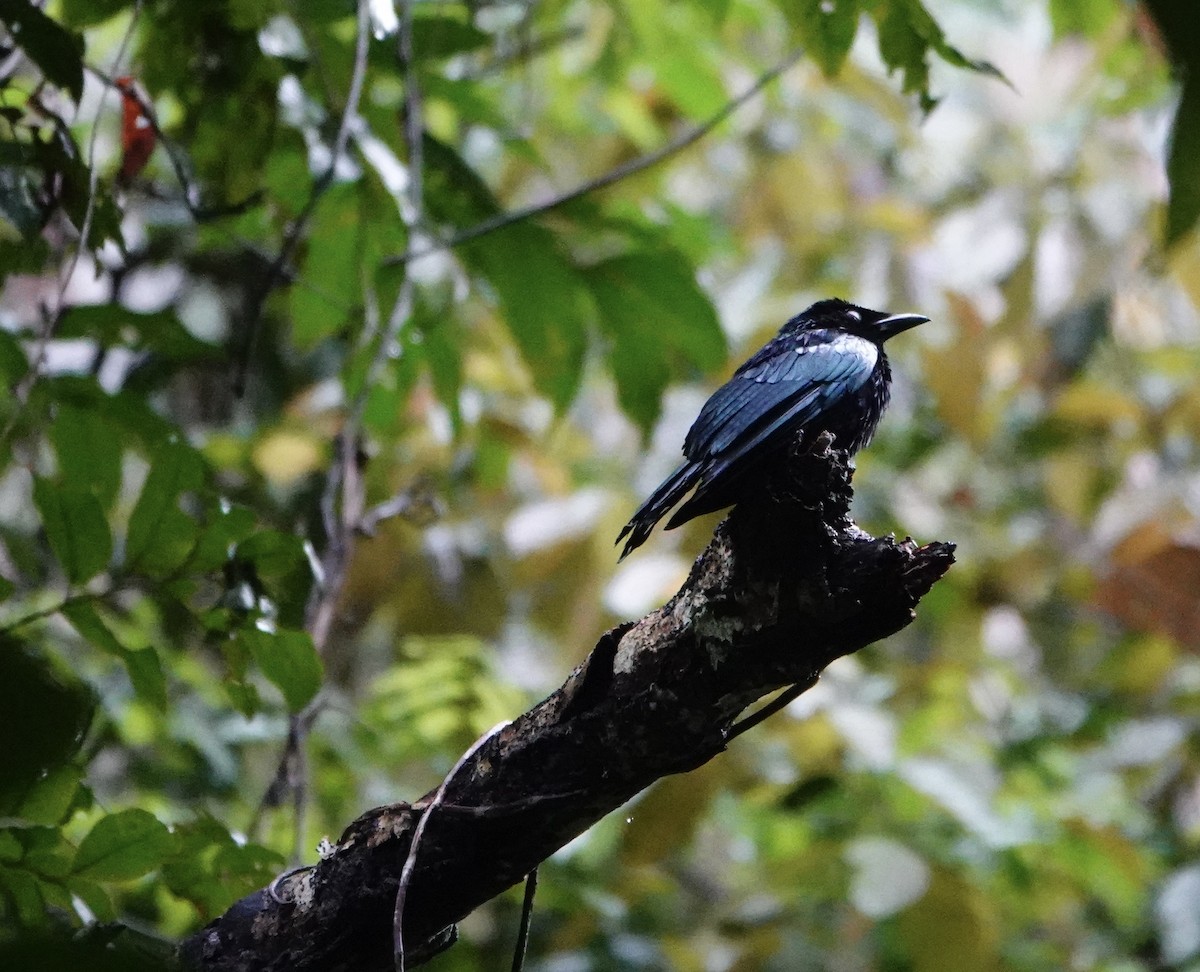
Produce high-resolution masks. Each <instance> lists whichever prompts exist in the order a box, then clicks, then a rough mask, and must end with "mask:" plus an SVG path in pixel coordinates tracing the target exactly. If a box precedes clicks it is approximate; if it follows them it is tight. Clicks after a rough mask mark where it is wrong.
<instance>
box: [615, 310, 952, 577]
mask: <svg viewBox="0 0 1200 972" xmlns="http://www.w3.org/2000/svg"><path fill="white" fill-rule="evenodd" d="M928 320H929V318H928V317H922V316H921V315H920V314H887V313H885V312H883V311H874V310H868V309H867V308H865V307H858V306H856V305H855V304H849V303H847V302H846V301H844V300H822V301H818V302H817V303H815V304H813V305H812V306H811V307H810V308H808V310H806V311H804V312H803V313H801V314H797V315H796V316H795V317H793V318H792V319H791V320H790V321H788V322H787V323H786V324H784V325H783V327H782V328H781V329H780V331H779V333H778V334H777V335H776V336H775V337H773V338H771V340H770V341H768V342H767V343H766V344H764V345H763V346H762V347H761V348H760V349H759V350H758V352H757V353H756V354H755V355H754V356H753V357H752V358H751V359H750V360H749V361H747V362H746V363H745V364H744V365H742V366H741V367H740V368H738V370H737V371H736V372H735V373H734V375H733V377H732V378H730V379H729V381H727V382H726V383H725V384H724V385H722V386H721V387H720V388H718V389H717V390H716V391H715V392H713V395H712V397H711V398H709V400H708V401H707V402H705V403H704V408H703V409H701V411H700V417H699V418H697V419H696V421H695V422H694V423H692V427H691V429H689V430H688V434H687V438H686V439H684V442H683V455H684V457H685V459H686V460H687V461H686V462H684V464H683V465H682V466H680V467H679V468H678V469H676V470H675V472H673V473H672V474H671V475H670V476H668V477H667V478H666V480H665V481H664V482H663V484H662V485H661V486H659V487H658V489H656V490H655V491H654V493H653V495H652V496H651V497H650V498H649V499H648V500H646V502H645V503H643V504H642V505H641V507H640V508H639V509H638V511H637V512H636V513H634V514H633V516H632V518H631V519H630V520H629V522H628V523H626V524H625V528H624V529H623V530H622V531H621V535H620V536H618V537H617V543H620V542H621V540H622V539H624V537H625V536H626V535H628V536H629V539H628V541H626V543H625V549H624V550H623V551H622V552H621V559H622V560H623V559H624V558H625V557H627V556H628V555H629V552H630V551H631V550H633V549H635V548H636V547H639V546H641V544H642V542H643V541H644V540H645V539H646V537H648V536H649V535H650V531H651V530H652V529H653V528H654V524H656V523H657V522H658V521H659V520H661V519H662V518H663V517H664V516H665V515H666V513H667V511H668V510H670V509H671V507H673V506H674V505H675V504H676V503H678V502H679V501H680V500H681V499H683V497H684V496H685V495H686V494H687V492H688V491H689V490H691V489H692V488H693V487H695V492H694V493H692V496H691V498H690V499H689V500H688V501H687V502H686V503H684V504H683V505H682V506H681V507H679V509H678V510H676V511H675V515H674V516H672V517H671V519H670V520H668V521H667V527H666V528H667V529H668V530H671V529H673V528H675V527H677V526H679V525H680V524H681V523H686V522H687V521H688V520H690V519H692V518H693V517H696V516H701V515H702V514H704V513H712V512H713V511H714V510H719V509H723V508H724V507H726V506H732V505H733V504H734V503H736V502H738V500H740V499H741V498H742V496H743V494H745V493H747V492H749V491H751V490H753V489H754V487H755V483H756V482H758V481H761V478H762V476H763V474H764V473H765V472H766V471H767V470H769V468H770V466H771V464H772V463H777V462H782V461H783V457H784V456H785V455H786V452H787V450H788V448H789V447H790V446H791V445H792V444H793V443H794V442H795V441H796V440H797V437H803V438H804V439H808V440H811V439H815V438H816V436H817V435H819V434H820V433H822V432H832V433H833V436H834V448H837V449H845V450H846V451H847V452H849V453H854V452H857V451H858V450H859V449H861V448H862V447H863V446H865V445H866V444H867V443H868V442H869V441H870V440H871V436H872V435H874V434H875V427H876V426H877V425H878V424H879V417H880V416H881V415H882V414H883V410H884V409H885V408H886V407H887V403H888V398H889V397H890V395H891V382H892V372H891V369H890V368H889V367H888V360H887V355H885V354H884V353H883V343H884V341H886V340H887V339H888V338H890V337H893V336H894V335H896V334H899V333H900V332H901V331H907V330H908V329H909V328H911V327H916V326H917V325H918V324H924V323H925V322H926V321H928Z"/></svg>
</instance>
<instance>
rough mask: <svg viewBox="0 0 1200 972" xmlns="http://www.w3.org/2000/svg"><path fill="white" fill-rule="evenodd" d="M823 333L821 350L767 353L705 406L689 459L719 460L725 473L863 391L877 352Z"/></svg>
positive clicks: (813, 346)
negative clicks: (754, 451)
mask: <svg viewBox="0 0 1200 972" xmlns="http://www.w3.org/2000/svg"><path fill="white" fill-rule="evenodd" d="M826 333H827V338H826V339H825V340H822V341H820V343H809V344H807V345H802V346H797V345H795V344H792V345H791V346H788V345H784V346H783V347H779V346H775V347H772V345H767V346H766V347H764V348H763V349H762V351H760V352H759V353H758V354H756V355H755V356H754V357H753V358H751V359H750V360H749V361H747V362H746V363H745V364H744V365H742V367H741V368H739V369H738V371H737V373H736V374H735V375H734V376H733V377H732V378H731V379H730V380H729V381H728V382H726V383H725V384H724V385H722V386H721V387H720V388H718V389H717V390H716V391H715V392H714V393H713V395H712V397H711V398H709V400H708V401H707V402H706V403H705V405H704V408H703V409H702V410H701V412H700V415H699V417H698V418H697V419H696V421H695V422H694V423H693V425H692V427H691V429H690V430H689V432H688V434H687V438H686V440H685V441H684V446H683V452H684V455H685V456H687V458H688V459H691V460H692V461H694V462H701V461H703V460H704V459H714V460H716V461H717V466H719V467H720V468H721V469H727V468H729V466H730V465H731V464H733V463H734V462H736V460H737V459H739V458H741V457H742V456H744V455H746V453H747V452H748V451H750V450H752V449H755V448H757V447H759V446H761V445H763V444H764V443H766V442H769V441H771V440H772V439H774V438H775V437H777V436H786V435H788V434H789V433H790V431H791V430H793V429H795V428H797V427H798V426H801V425H805V424H807V423H809V422H811V421H813V420H814V419H816V418H817V417H818V416H820V414H821V413H822V412H824V411H825V410H826V409H827V408H828V407H829V406H830V404H831V403H832V402H833V401H834V400H836V399H837V398H839V397H840V396H842V395H845V394H848V393H851V392H855V391H857V390H858V389H859V388H861V387H862V386H863V384H864V383H865V382H866V381H867V379H868V378H870V376H871V372H872V371H873V370H874V368H875V365H876V364H877V363H878V361H879V349H878V348H877V347H876V346H875V345H874V344H873V343H872V342H871V341H868V340H866V339H865V338H860V337H856V336H855V335H851V334H843V333H837V332H826ZM713 471H714V472H715V471H716V467H714V469H713ZM705 478H706V479H708V478H710V476H709V475H706V476H705Z"/></svg>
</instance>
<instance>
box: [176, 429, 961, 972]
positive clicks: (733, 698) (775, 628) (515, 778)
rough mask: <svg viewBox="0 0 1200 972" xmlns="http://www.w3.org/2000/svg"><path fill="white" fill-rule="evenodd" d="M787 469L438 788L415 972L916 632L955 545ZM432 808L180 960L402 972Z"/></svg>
mask: <svg viewBox="0 0 1200 972" xmlns="http://www.w3.org/2000/svg"><path fill="white" fill-rule="evenodd" d="M787 465H788V469H787V470H786V473H784V474H783V475H782V476H780V477H778V481H777V482H770V483H768V484H766V485H765V486H764V487H763V490H764V491H763V495H761V496H759V497H752V498H744V499H743V501H742V503H741V504H739V506H738V507H737V508H735V510H734V511H733V513H732V514H731V515H730V516H729V517H728V518H727V519H726V520H725V521H724V522H723V523H722V524H721V525H720V526H719V527H718V528H717V531H716V535H715V536H714V538H713V541H712V542H711V543H710V544H709V546H708V549H707V550H705V552H704V553H703V554H702V555H701V556H700V557H699V558H698V559H697V560H696V562H695V564H694V565H693V567H692V571H691V575H690V576H689V577H688V579H687V581H686V582H685V584H684V585H683V587H682V588H681V589H680V590H679V592H678V593H677V594H676V595H675V596H674V597H673V598H672V599H671V600H670V601H669V602H668V603H667V604H666V605H664V606H663V607H662V608H660V609H658V610H656V611H654V612H652V613H651V614H649V615H647V616H646V617H644V618H642V619H641V620H640V621H638V622H636V623H628V624H624V625H621V626H619V627H617V628H614V629H613V630H612V631H609V632H608V633H607V634H605V635H604V636H603V637H601V639H600V641H599V643H598V644H597V645H596V647H595V648H594V649H593V651H592V653H591V655H590V656H589V657H588V659H587V660H586V661H585V662H584V663H583V664H582V665H580V666H579V667H578V668H577V669H576V670H575V671H574V672H572V673H571V675H570V677H569V678H568V679H567V681H566V682H565V683H564V684H563V686H562V687H561V688H559V689H558V690H557V691H556V692H554V694H553V695H551V696H550V697H549V698H547V699H546V700H545V701H543V702H541V703H539V704H538V705H536V706H534V707H533V708H532V709H530V710H529V711H528V712H526V713H525V714H524V715H522V716H520V717H518V718H517V719H515V720H514V721H513V722H512V723H511V724H510V725H508V726H507V727H505V728H504V729H502V730H501V731H499V732H497V733H495V734H494V735H492V736H490V737H489V738H488V739H486V740H485V741H484V742H483V743H482V744H481V745H480V746H479V747H478V749H477V750H476V751H475V752H473V753H470V754H468V757H467V758H466V759H465V760H464V762H463V765H462V767H461V768H460V769H459V770H458V772H456V773H454V774H453V778H452V779H450V780H449V781H448V782H447V783H446V784H445V786H444V791H443V793H442V794H441V796H442V799H443V800H444V803H442V804H441V806H440V807H439V810H438V812H437V813H436V814H434V815H433V816H432V817H431V818H430V819H429V820H428V826H427V827H426V828H425V831H424V837H423V841H422V844H421V853H420V855H419V860H418V861H417V864H416V867H415V869H414V871H413V874H412V876H411V883H410V884H409V886H408V894H407V904H406V908H405V912H404V938H405V941H406V942H407V943H408V948H407V953H408V954H407V956H406V958H407V962H408V966H409V967H410V968H412V967H414V966H416V965H418V964H420V962H422V961H424V960H426V959H428V958H429V957H430V956H432V955H433V954H436V952H437V951H439V950H441V949H443V948H445V947H448V945H449V944H450V943H451V942H452V941H453V937H454V928H453V924H454V922H457V921H458V920H460V919H461V918H462V917H463V916H465V915H467V914H469V913H470V912H471V911H472V910H473V909H474V908H476V907H478V906H479V905H480V904H482V903H483V902H485V901H487V900H488V899H490V898H492V897H494V896H495V895H497V894H499V893H500V892H502V891H504V890H505V889H507V888H509V887H511V886H513V885H515V884H517V883H518V882H520V881H521V880H522V879H523V878H524V877H525V875H526V874H528V873H529V872H530V871H531V870H532V869H533V867H534V866H535V865H537V864H538V863H539V862H540V861H542V860H544V859H545V858H546V857H548V856H549V855H550V854H552V853H554V851H556V850H557V849H558V848H560V847H562V846H563V845H564V844H566V843H567V842H568V841H569V840H571V839H572V838H573V837H575V836H576V835H578V834H580V833H582V832H583V831H584V830H586V829H587V828H588V827H590V826H591V825H592V824H593V823H595V822H596V821H597V820H599V819H600V818H601V817H603V816H604V815H605V814H607V813H608V812H609V811H611V810H613V809H615V808H616V807H619V806H620V805H621V804H622V803H624V802H625V801H626V800H628V799H629V798H630V797H632V796H633V795H634V794H636V793H637V792H638V791H639V790H642V789H644V788H645V787H647V786H649V785H650V784H651V783H653V782H654V781H655V780H657V779H659V778H660V777H662V776H666V775H668V774H671V773H681V772H686V771H688V770H691V769H694V768H696V767H698V766H700V765H702V764H703V763H705V762H707V761H708V760H710V759H712V758H713V757H714V756H716V755H717V754H719V753H720V752H721V751H722V750H724V749H725V747H726V744H727V742H728V740H729V738H730V732H731V730H733V729H734V728H735V726H736V725H737V724H736V722H735V720H736V719H737V717H738V714H739V713H740V712H742V711H743V710H744V709H745V708H746V707H747V706H749V705H751V704H752V703H753V702H754V701H755V700H757V699H759V698H761V697H762V696H764V695H766V694H767V693H769V692H772V691H775V690H777V689H780V688H783V687H785V686H791V685H797V684H803V685H811V684H813V683H815V681H816V679H817V677H818V675H819V673H820V672H821V670H822V669H823V668H824V667H825V666H826V665H828V664H829V663H830V662H831V661H833V660H834V659H835V658H838V657H840V656H842V655H847V654H850V653H851V652H855V651H857V650H858V649H860V648H862V647H863V646H864V645H867V644H870V643H871V642H873V641H876V640H878V639H880V638H884V637H886V636H888V635H890V634H892V633H894V632H896V631H899V630H900V629H901V628H903V627H905V626H906V625H907V624H908V623H909V622H910V621H911V620H912V619H913V616H914V613H913V609H914V607H915V606H916V604H917V602H918V601H919V600H920V598H921V597H922V596H923V595H924V594H925V593H926V592H927V591H928V590H929V589H930V587H932V586H933V584H934V583H935V582H936V581H937V580H938V579H939V578H940V577H941V576H942V575H943V574H944V573H945V572H946V571H947V570H948V569H949V567H950V565H951V563H953V560H954V557H953V545H951V544H947V543H932V544H929V545H927V546H924V547H918V546H917V545H916V544H914V543H913V542H912V541H911V540H905V541H903V542H899V543H898V542H896V540H895V539H894V538H892V537H885V538H882V539H877V538H874V537H871V536H869V535H867V534H865V533H863V532H862V531H861V530H859V529H858V527H857V526H855V524H854V523H853V521H852V520H851V519H850V516H849V505H850V499H851V495H852V491H851V488H850V471H849V469H848V466H847V463H846V459H845V457H844V455H843V454H841V453H836V452H832V451H830V450H829V448H828V442H827V441H824V442H821V443H818V447H817V448H815V449H814V450H812V451H811V452H805V453H799V454H796V455H793V456H792V457H791V461H790V463H788V464H787ZM751 718H753V717H751ZM743 726H744V723H743ZM432 799H433V795H432V794H428V795H426V797H424V798H422V799H421V800H418V801H417V802H416V803H413V804H408V803H399V804H394V805H391V806H385V807H378V808H376V809H374V810H371V811H368V812H367V813H365V814H363V816H361V817H359V818H358V819H357V820H356V821H354V822H353V823H351V824H350V826H349V827H347V828H346V831H345V832H344V833H343V834H342V836H341V838H340V839H339V840H338V842H337V846H336V849H335V851H334V852H333V853H332V854H330V855H328V856H326V857H324V858H323V859H322V860H321V861H320V862H319V863H318V864H317V865H315V866H314V867H312V868H308V869H305V870H302V871H300V872H298V873H295V874H293V875H290V876H288V877H286V878H285V879H283V880H282V881H280V891H281V893H280V894H278V895H275V896H272V895H270V894H268V893H267V892H266V891H259V892H256V893H255V894H253V895H250V896H249V897H247V898H244V899H242V900H241V901H240V902H238V903H237V904H236V905H234V906H233V907H232V908H231V909H230V910H229V911H228V912H226V914H225V915H224V916H222V917H221V918H219V919H217V920H216V921H214V922H213V923H212V924H210V925H209V926H208V927H207V928H205V929H204V930H202V931H201V932H199V933H197V934H196V935H195V936H193V937H192V938H191V939H189V940H188V941H186V942H184V943H183V945H182V946H181V955H182V957H183V959H184V960H185V962H186V963H188V964H189V965H191V966H192V967H193V968H196V969H200V970H205V972H217V970H250V969H254V970H258V972H267V970H283V969H289V970H296V972H314V970H322V972H325V970H329V972H332V970H341V969H345V970H349V969H355V970H363V972H367V970H370V972H374V970H379V972H383V970H385V969H386V970H390V969H391V968H392V959H393V954H392V919H393V905H394V901H395V896H396V890H397V887H398V885H399V882H400V878H401V871H402V868H403V866H404V863H405V861H406V859H407V856H408V853H409V849H410V847H411V843H412V838H413V833H414V831H415V830H416V828H417V827H418V825H419V824H420V823H421V821H422V819H423V817H424V816H425V815H426V814H429V812H430V809H431V801H432ZM451 809H455V810H460V811H467V812H448V811H450V810H451ZM280 899H282V900H280Z"/></svg>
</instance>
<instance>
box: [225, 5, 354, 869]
mask: <svg viewBox="0 0 1200 972" xmlns="http://www.w3.org/2000/svg"><path fill="white" fill-rule="evenodd" d="M357 10H358V23H357V34H356V36H355V46H354V72H353V74H352V76H351V80H350V91H349V93H348V95H347V97H346V105H345V109H344V111H343V112H342V118H341V122H340V123H339V125H338V131H337V136H336V137H335V139H334V143H333V154H332V156H331V158H330V160H329V167H328V169H326V171H325V172H324V173H323V174H322V175H321V176H320V177H319V178H318V179H317V180H316V181H314V183H313V186H312V189H311V191H310V192H309V196H308V200H307V202H306V203H305V205H304V209H303V210H302V211H301V214H300V216H299V218H298V219H297V220H296V221H295V222H294V223H293V224H292V226H291V227H290V228H289V230H288V233H287V235H286V236H285V238H284V242H283V245H282V246H281V247H280V251H279V255H278V256H277V257H276V258H275V260H274V261H273V262H272V264H271V267H270V268H269V270H268V272H267V278H266V280H264V282H263V285H262V287H261V288H260V290H259V293H258V296H257V298H256V300H255V303H254V304H253V305H252V308H253V311H252V314H251V315H250V318H249V321H248V327H247V337H246V341H245V342H244V344H243V349H242V355H241V357H240V360H239V366H238V376H237V378H236V379H235V390H236V391H237V392H238V394H240V393H241V391H242V390H243V389H244V383H245V378H246V370H247V368H248V367H249V363H250V358H251V356H252V353H253V344H254V340H255V332H256V331H257V329H258V322H259V319H260V317H261V313H262V307H263V303H264V302H265V301H266V299H267V296H268V294H269V293H270V291H271V289H272V287H273V286H274V282H275V280H277V279H278V277H279V275H280V274H281V273H282V272H283V267H284V265H285V264H286V263H287V262H288V260H289V259H290V258H291V254H292V253H293V252H294V251H295V248H296V247H297V246H298V245H299V241H300V237H301V235H302V234H303V231H304V228H305V226H306V225H307V223H308V220H309V219H310V218H311V217H312V214H313V212H314V211H315V209H316V206H317V203H318V202H319V201H320V198H321V196H322V194H323V193H324V192H325V190H326V189H327V188H328V187H329V185H330V184H331V183H332V181H333V176H334V172H335V171H336V169H337V164H338V160H339V159H340V158H341V156H342V154H343V153H344V152H345V150H346V145H347V143H348V142H349V138H350V129H351V126H352V125H353V123H354V117H355V116H356V114H357V112H358V104H359V100H360V98H361V97H362V89H363V79H364V77H365V76H366V69H367V50H368V44H369V40H370V29H371V18H370V8H369V5H368V0H358V5H357ZM334 451H335V454H334V457H333V462H332V463H331V464H330V469H329V473H328V474H327V476H326V481H325V489H324V490H323V492H322V496H321V501H320V503H321V516H322V521H323V524H324V528H325V551H324V553H323V555H322V557H321V564H320V568H321V569H320V574H321V576H319V577H318V578H317V579H316V582H315V584H314V587H313V593H312V596H311V597H310V598H309V602H308V605H307V607H306V611H305V626H306V628H307V629H308V632H309V634H310V635H311V636H312V639H313V645H314V646H315V647H316V649H317V652H318V654H323V653H324V649H325V645H326V642H327V641H328V639H329V632H330V630H331V628H332V626H333V619H334V615H335V611H336V606H337V599H338V595H339V594H340V592H341V588H342V581H343V580H344V577H345V569H346V562H347V560H348V557H349V541H350V537H351V536H352V535H353V533H354V530H355V528H356V527H357V525H358V523H359V521H360V520H361V519H362V515H363V505H364V499H363V495H364V494H363V484H362V477H361V474H360V469H359V463H358V432H357V428H356V427H352V426H351V423H350V422H349V421H347V422H346V423H345V424H343V426H342V430H341V431H340V432H339V433H338V437H337V439H336V440H335V446H334ZM323 705H324V701H323V696H321V695H318V696H317V697H316V698H314V699H313V700H312V702H310V703H309V704H308V705H307V706H306V707H305V708H304V709H303V710H302V711H301V712H298V713H296V714H295V715H293V716H292V717H291V720H290V722H289V725H288V737H287V742H286V744H285V745H284V749H283V752H282V754H281V755H280V758H279V765H278V767H277V768H276V771H275V776H274V778H273V779H272V782H271V785H270V786H269V787H268V788H267V791H266V793H265V794H264V795H263V799H262V800H261V801H260V803H259V806H258V808H257V809H256V810H255V813H254V817H253V818H252V819H253V823H254V824H257V822H258V821H259V820H260V819H261V817H262V814H263V812H264V811H265V809H266V807H267V806H269V805H270V804H271V803H272V802H274V801H277V800H278V799H279V798H280V795H281V794H282V793H283V792H286V790H287V789H290V790H291V794H292V805H293V810H294V814H295V824H296V840H295V843H294V856H296V857H297V858H298V857H299V854H300V852H301V849H302V847H303V843H304V816H305V810H306V806H305V804H306V798H307V785H306V776H307V771H306V766H305V761H304V743H305V738H306V737H307V735H308V731H309V730H310V729H311V727H312V724H313V722H314V721H315V720H316V718H317V716H318V715H319V714H320V711H321V708H322V706H323Z"/></svg>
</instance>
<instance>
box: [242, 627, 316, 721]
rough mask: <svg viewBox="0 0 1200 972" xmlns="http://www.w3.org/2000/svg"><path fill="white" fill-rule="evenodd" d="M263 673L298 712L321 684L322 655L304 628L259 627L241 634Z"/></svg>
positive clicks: (289, 706)
mask: <svg viewBox="0 0 1200 972" xmlns="http://www.w3.org/2000/svg"><path fill="white" fill-rule="evenodd" d="M239 637H240V638H241V640H242V641H243V643H244V644H245V645H246V647H247V648H248V649H249V651H250V654H251V655H253V656H254V660H255V661H256V662H257V663H258V667H259V668H261V669H262V672H263V674H264V675H266V676H267V678H268V679H270V680H271V682H272V683H274V685H275V686H276V687H277V688H278V689H279V690H280V691H281V692H282V693H283V697H284V700H285V701H286V702H287V706H288V708H289V709H290V710H291V711H292V712H298V711H299V710H300V709H302V708H304V706H305V705H307V704H308V702H309V701H310V700H311V699H312V697H313V696H314V695H316V694H317V690H318V689H320V687H321V677H322V666H321V659H320V657H319V656H318V655H317V650H316V648H314V647H313V643H312V638H310V637H309V636H308V634H307V632H304V631H277V632H273V633H272V632H267V631H260V630H259V629H257V628H251V629H249V630H247V631H243V632H241V634H240V635H239Z"/></svg>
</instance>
